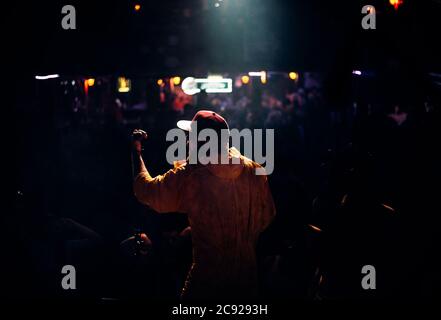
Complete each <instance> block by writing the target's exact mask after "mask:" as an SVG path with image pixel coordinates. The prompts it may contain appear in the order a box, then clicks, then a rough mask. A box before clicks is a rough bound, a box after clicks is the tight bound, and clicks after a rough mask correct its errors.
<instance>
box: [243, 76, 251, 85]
mask: <svg viewBox="0 0 441 320" xmlns="http://www.w3.org/2000/svg"><path fill="white" fill-rule="evenodd" d="M241 80H242V83H243V84H248V82H250V77H248V76H246V75H245V76H242V78H241Z"/></svg>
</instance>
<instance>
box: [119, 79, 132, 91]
mask: <svg viewBox="0 0 441 320" xmlns="http://www.w3.org/2000/svg"><path fill="white" fill-rule="evenodd" d="M129 91H130V79H127V78H125V77H119V78H118V92H129Z"/></svg>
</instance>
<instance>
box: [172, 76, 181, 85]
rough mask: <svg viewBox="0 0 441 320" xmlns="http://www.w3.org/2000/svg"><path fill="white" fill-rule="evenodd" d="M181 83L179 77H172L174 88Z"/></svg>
mask: <svg viewBox="0 0 441 320" xmlns="http://www.w3.org/2000/svg"><path fill="white" fill-rule="evenodd" d="M180 83H181V77H173V84H174V85H175V86H177V85H179V84H180Z"/></svg>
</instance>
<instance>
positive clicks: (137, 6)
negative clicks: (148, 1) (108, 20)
mask: <svg viewBox="0 0 441 320" xmlns="http://www.w3.org/2000/svg"><path fill="white" fill-rule="evenodd" d="M134 8H135V11H139V10H141V5H140V4H138V3H137V4H135V7H134Z"/></svg>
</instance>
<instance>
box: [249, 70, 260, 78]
mask: <svg viewBox="0 0 441 320" xmlns="http://www.w3.org/2000/svg"><path fill="white" fill-rule="evenodd" d="M262 72H264V71H250V72H248V75H249V76H250V77H261V76H262Z"/></svg>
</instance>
